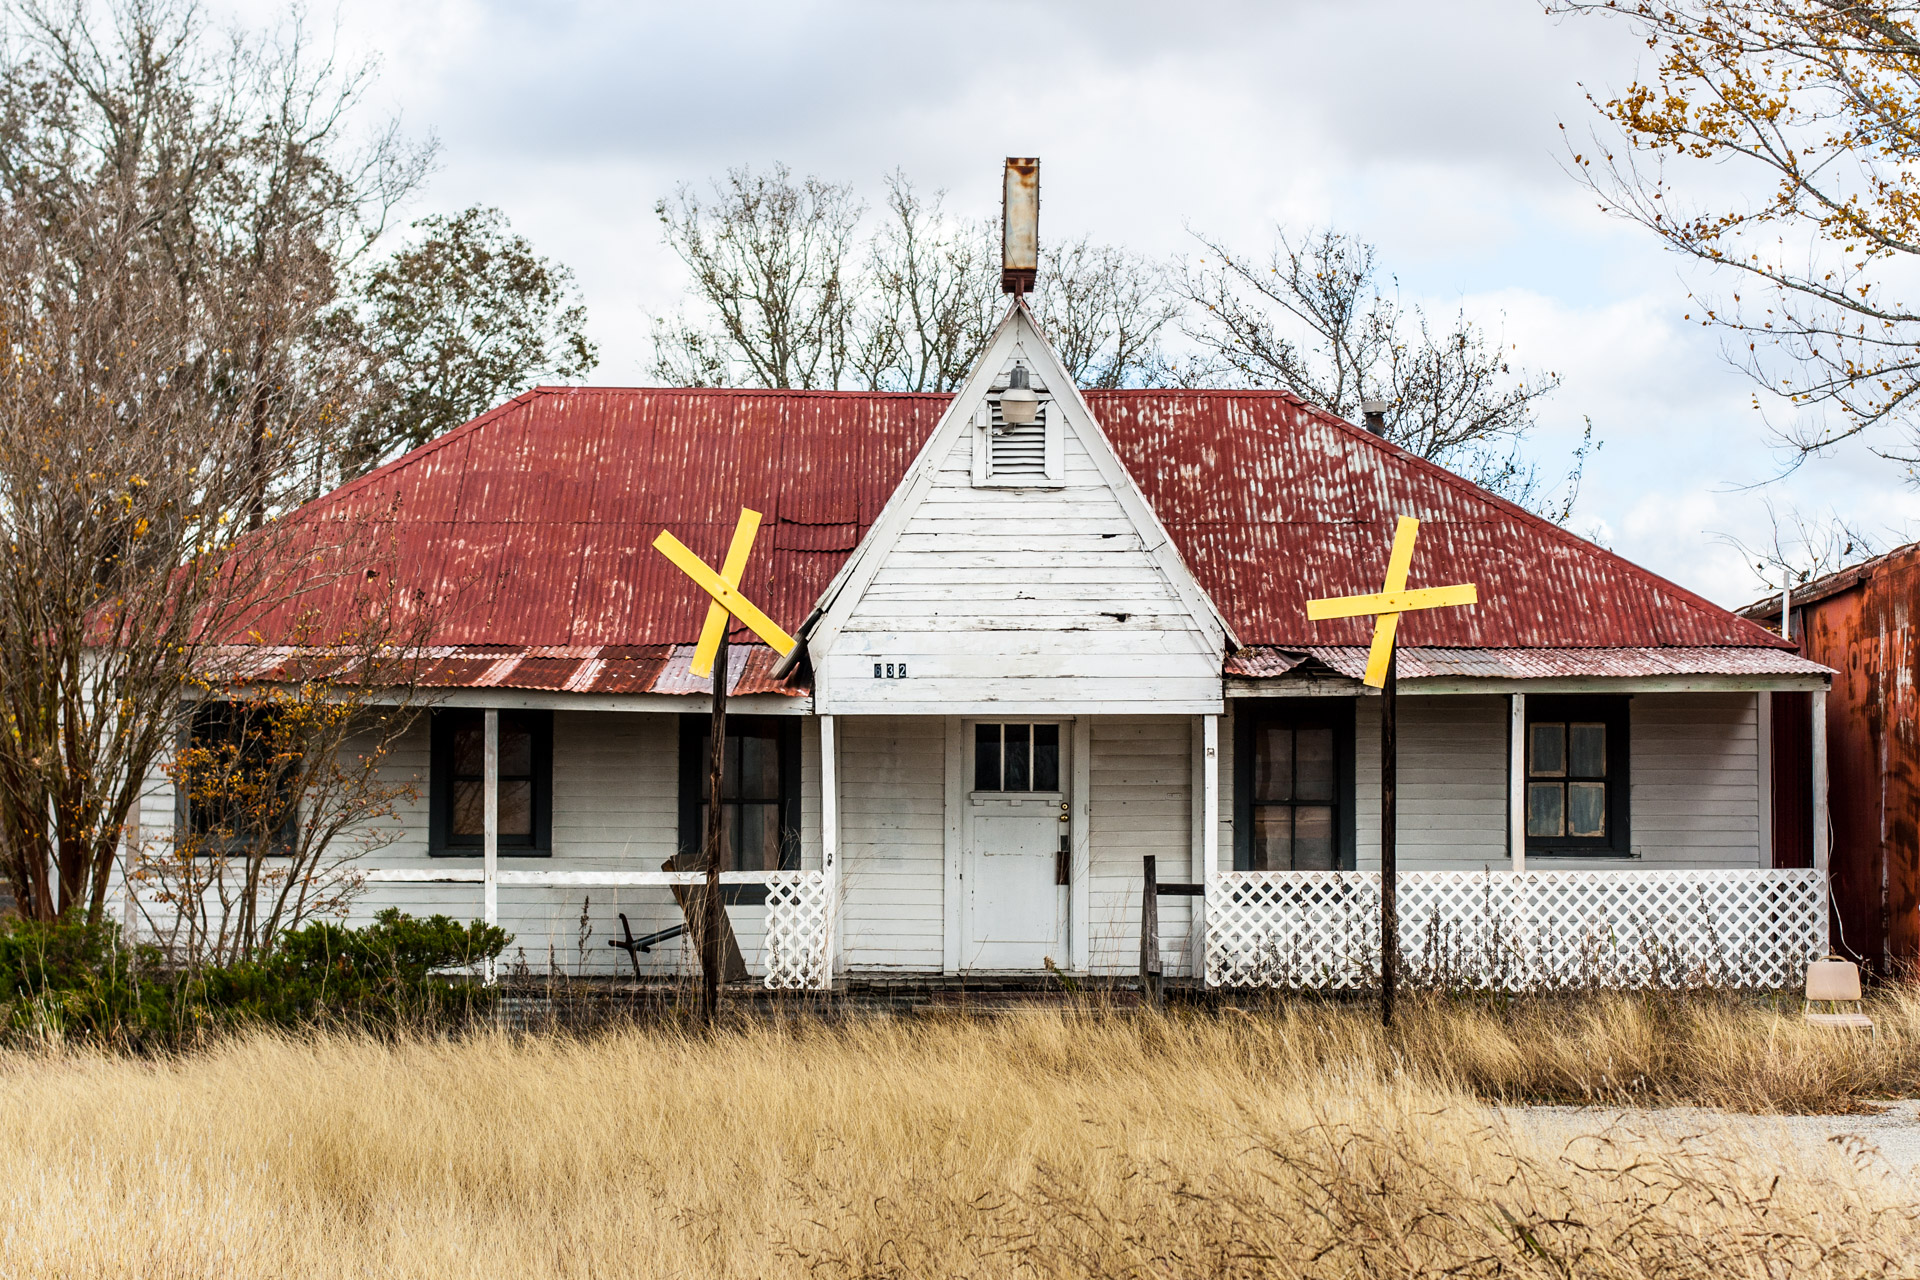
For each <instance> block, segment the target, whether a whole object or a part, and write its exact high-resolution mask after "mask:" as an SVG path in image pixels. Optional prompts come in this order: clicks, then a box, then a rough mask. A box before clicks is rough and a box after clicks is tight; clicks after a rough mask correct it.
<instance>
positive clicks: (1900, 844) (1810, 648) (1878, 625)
mask: <svg viewBox="0 0 1920 1280" xmlns="http://www.w3.org/2000/svg"><path fill="white" fill-rule="evenodd" d="M1917 607H1920V544H1915V545H1913V546H1907V547H1902V548H1900V549H1899V550H1897V551H1894V552H1891V553H1889V554H1887V555H1885V556H1881V557H1879V558H1878V559H1876V560H1872V561H1869V562H1868V563H1866V564H1864V565H1856V566H1854V567H1853V568H1850V569H1847V570H1844V571H1842V572H1841V573H1838V574H1834V575H1832V576H1830V577H1828V578H1824V579H1821V580H1819V581H1817V582H1812V583H1808V584H1806V585H1805V586H1803V587H1796V588H1795V589H1794V592H1793V616H1794V624H1793V625H1794V632H1795V636H1794V638H1795V639H1797V640H1799V641H1800V644H1801V652H1802V653H1804V654H1805V655H1806V656H1807V657H1809V658H1811V659H1813V660H1814V661H1816V662H1820V663H1824V664H1825V665H1827V666H1829V667H1832V668H1833V669H1834V670H1835V671H1836V672H1837V673H1838V674H1836V675H1835V677H1834V681H1833V687H1832V690H1831V691H1830V692H1829V693H1828V695H1827V700H1826V703H1827V718H1826V728H1827V766H1828V777H1829V792H1828V808H1829V815H1830V817H1829V821H1830V823H1831V829H1832V836H1833V843H1832V863H1831V869H1832V873H1833V897H1834V925H1835V927H1834V930H1833V939H1834V943H1835V946H1836V947H1837V948H1838V949H1840V950H1842V951H1844V952H1845V953H1846V954H1848V955H1852V956H1856V957H1859V958H1861V959H1863V960H1865V961H1867V962H1869V963H1871V964H1872V965H1874V967H1876V968H1878V969H1880V970H1881V971H1882V972H1890V971H1898V970H1900V969H1903V968H1905V967H1907V966H1910V965H1912V964H1913V963H1914V962H1915V961H1917V960H1920V697H1916V693H1915V683H1916V679H1917V678H1920V650H1917V649H1916V645H1915V640H1914V632H1913V628H1914V623H1915V621H1916V618H1915V614H1916V608H1917ZM1743 612H1745V613H1746V614H1747V615H1748V616H1749V617H1766V616H1767V614H1768V612H1770V613H1771V615H1772V617H1771V619H1769V620H1777V619H1778V617H1779V600H1778V598H1777V597H1775V598H1773V599H1771V600H1768V601H1760V602H1756V603H1755V604H1754V605H1751V606H1749V607H1748V609H1747V610H1744V611H1743ZM1804 723H1805V722H1804V721H1803V720H1799V719H1798V718H1796V717H1795V716H1793V715H1791V714H1787V715H1781V714H1779V711H1778V710H1776V714H1775V718H1774V750H1775V752H1776V753H1777V755H1779V756H1781V757H1782V758H1786V757H1788V756H1789V753H1791V752H1792V751H1793V750H1794V743H1793V741H1792V735H1793V734H1794V733H1795V732H1796V731H1801V730H1799V728H1798V726H1801V725H1804ZM1801 751H1802V752H1803V753H1804V748H1801ZM1800 758H1801V759H1805V756H1804V754H1802V755H1801V756H1800ZM1809 772H1811V771H1809ZM1778 794H1779V788H1778V787H1776V795H1778ZM1804 794H1805V793H1804V792H1803V791H1797V792H1796V795H1795V796H1794V797H1793V798H1791V799H1782V800H1777V801H1776V813H1780V812H1781V811H1782V806H1783V805H1784V806H1786V810H1787V812H1788V813H1789V814H1791V815H1792V816H1793V817H1795V818H1796V819H1797V816H1798V815H1797V811H1796V809H1795V806H1796V805H1797V804H1798V803H1803V802H1802V801H1800V800H1799V797H1800V796H1804ZM1775 839H1776V842H1777V843H1779V844H1782V845H1785V844H1786V841H1785V840H1783V839H1782V833H1780V832H1778V831H1776V836H1775ZM1789 847H1793V846H1789Z"/></svg>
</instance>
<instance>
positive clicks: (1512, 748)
mask: <svg viewBox="0 0 1920 1280" xmlns="http://www.w3.org/2000/svg"><path fill="white" fill-rule="evenodd" d="M1507 700H1508V701H1509V702H1510V703H1511V704H1512V706H1511V708H1510V709H1509V714H1510V716H1511V719H1510V721H1509V725H1510V727H1509V728H1508V730H1507V853H1508V856H1510V857H1511V858H1512V859H1513V869H1514V872H1515V873H1516V874H1517V873H1519V872H1522V871H1525V870H1526V869H1527V695H1526V694H1524V693H1514V694H1509V695H1507Z"/></svg>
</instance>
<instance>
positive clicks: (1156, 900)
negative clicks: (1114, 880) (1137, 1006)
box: [1140, 854, 1207, 1009]
mask: <svg viewBox="0 0 1920 1280" xmlns="http://www.w3.org/2000/svg"><path fill="white" fill-rule="evenodd" d="M1140 861H1141V864H1142V866H1143V868H1144V871H1145V876H1146V880H1145V887H1144V888H1143V889H1142V891H1141V894H1140V998H1141V999H1143V1000H1145V1001H1146V1002H1147V1004H1148V1005H1150V1006H1151V1007H1153V1008H1155V1009H1160V1008H1164V1007H1165V1005H1166V987H1165V981H1164V977H1163V973H1162V969H1161V963H1160V899H1161V898H1163V897H1164V898H1203V897H1205V896H1206V893H1207V887H1206V886H1205V885H1200V884H1161V883H1160V874H1159V872H1158V871H1156V870H1155V869H1154V858H1153V855H1152V854H1147V855H1146V856H1145V857H1144V858H1142V859H1141V860H1140Z"/></svg>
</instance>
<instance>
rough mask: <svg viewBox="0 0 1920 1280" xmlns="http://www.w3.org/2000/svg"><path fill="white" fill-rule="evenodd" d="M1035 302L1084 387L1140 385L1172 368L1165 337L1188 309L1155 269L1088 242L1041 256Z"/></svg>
mask: <svg viewBox="0 0 1920 1280" xmlns="http://www.w3.org/2000/svg"><path fill="white" fill-rule="evenodd" d="M1033 292H1034V303H1035V311H1036V313H1037V318H1038V320H1039V321H1040V327H1041V329H1042V331H1043V332H1045V333H1046V335H1047V341H1049V342H1051V343H1052V344H1053V348H1054V350H1055V351H1057V352H1059V353H1060V360H1061V363H1063V364H1065V365H1066V366H1067V372H1068V373H1070V374H1072V375H1073V381H1074V384H1075V385H1076V386H1081V387H1089V388H1100V389H1102V390H1106V389H1111V388H1114V387H1136V386H1142V385H1145V384H1148V383H1151V382H1153V381H1156V380H1157V379H1158V378H1159V377H1160V376H1161V374H1162V373H1163V370H1164V367H1165V366H1164V363H1163V361H1162V359H1161V355H1160V334H1161V332H1162V330H1164V329H1165V328H1166V327H1167V325H1168V324H1170V323H1172V322H1173V321H1174V320H1175V319H1176V318H1178V316H1179V315H1180V313H1181V311H1182V310H1183V304H1182V301H1181V299H1180V298H1179V297H1178V296H1177V295H1176V294H1175V293H1174V292H1172V291H1171V289H1170V288H1169V287H1168V281H1167V278H1166V274H1165V272H1164V271H1163V270H1162V269H1161V268H1160V267H1159V266H1158V265H1156V264H1155V263H1152V262H1149V261H1148V260H1147V259H1145V258H1142V257H1140V256H1139V255H1138V254H1134V253H1129V252H1127V251H1126V250H1125V249H1121V248H1117V247H1115V246H1113V245H1103V244H1095V243H1093V241H1092V240H1090V239H1089V238H1088V237H1086V236H1081V237H1080V238H1079V239H1078V240H1069V241H1067V242H1066V243H1065V244H1063V245H1061V246H1060V247H1058V248H1049V247H1047V246H1045V245H1043V246H1042V247H1041V251H1040V271H1039V278H1038V280H1037V281H1036V282H1035V284H1034V290H1033Z"/></svg>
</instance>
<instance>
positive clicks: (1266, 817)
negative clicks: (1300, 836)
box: [1253, 805, 1293, 871]
mask: <svg viewBox="0 0 1920 1280" xmlns="http://www.w3.org/2000/svg"><path fill="white" fill-rule="evenodd" d="M1253 869H1254V870H1255V871H1291V870H1292V869H1293V810H1292V809H1291V808H1289V807H1287V806H1286V805H1255V806H1254V810H1253Z"/></svg>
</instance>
